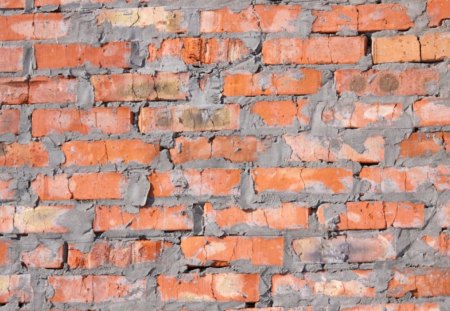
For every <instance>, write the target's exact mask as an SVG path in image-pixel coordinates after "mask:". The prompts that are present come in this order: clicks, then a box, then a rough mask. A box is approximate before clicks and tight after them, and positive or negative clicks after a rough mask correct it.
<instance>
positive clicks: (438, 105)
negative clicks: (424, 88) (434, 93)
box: [412, 98, 450, 127]
mask: <svg viewBox="0 0 450 311" xmlns="http://www.w3.org/2000/svg"><path fill="white" fill-rule="evenodd" d="M412 107H413V113H414V119H415V124H416V125H417V126H424V127H425V126H446V125H450V104H449V100H448V99H437V98H426V99H422V100H419V101H417V102H415V103H414V104H413V106H412Z"/></svg>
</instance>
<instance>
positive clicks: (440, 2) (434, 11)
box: [427, 0, 450, 27]
mask: <svg viewBox="0 0 450 311" xmlns="http://www.w3.org/2000/svg"><path fill="white" fill-rule="evenodd" d="M427 14H428V18H429V20H430V22H429V24H428V26H430V27H435V26H439V25H440V24H441V22H442V21H443V20H444V19H449V18H450V0H429V1H427Z"/></svg>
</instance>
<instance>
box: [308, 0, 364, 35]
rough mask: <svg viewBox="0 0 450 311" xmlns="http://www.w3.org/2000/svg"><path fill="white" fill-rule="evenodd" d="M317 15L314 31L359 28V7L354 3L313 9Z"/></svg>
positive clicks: (314, 14) (313, 12)
mask: <svg viewBox="0 0 450 311" xmlns="http://www.w3.org/2000/svg"><path fill="white" fill-rule="evenodd" d="M312 15H313V16H314V17H316V19H315V20H314V22H313V24H312V31H313V32H322V33H334V32H338V31H341V30H345V29H347V30H353V31H357V30H358V9H357V7H356V6H353V5H332V6H331V9H330V10H323V11H319V10H312Z"/></svg>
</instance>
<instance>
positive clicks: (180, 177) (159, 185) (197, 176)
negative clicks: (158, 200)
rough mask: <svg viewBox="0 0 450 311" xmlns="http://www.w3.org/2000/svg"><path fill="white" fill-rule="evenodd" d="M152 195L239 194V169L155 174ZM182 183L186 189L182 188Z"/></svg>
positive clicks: (151, 179) (190, 170)
mask: <svg viewBox="0 0 450 311" xmlns="http://www.w3.org/2000/svg"><path fill="white" fill-rule="evenodd" d="M149 179H150V184H151V190H150V192H151V195H152V196H154V197H170V196H177V195H181V194H183V195H192V196H203V195H210V196H226V195H235V194H237V193H238V192H237V187H238V186H239V182H240V179H241V171H240V170H238V169H220V168H207V169H203V170H197V169H185V170H183V171H169V172H155V173H153V174H152V175H151V176H150V178H149ZM180 182H181V183H182V184H185V185H186V187H183V186H180Z"/></svg>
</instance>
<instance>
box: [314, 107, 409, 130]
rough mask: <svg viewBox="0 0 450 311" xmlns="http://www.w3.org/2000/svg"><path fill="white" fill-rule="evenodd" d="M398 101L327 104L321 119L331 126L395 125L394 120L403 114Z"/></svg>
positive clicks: (382, 126) (383, 126)
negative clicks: (387, 102)
mask: <svg viewBox="0 0 450 311" xmlns="http://www.w3.org/2000/svg"><path fill="white" fill-rule="evenodd" d="M403 114H404V112H403V106H402V104H400V103H389V104H383V103H362V102H355V103H351V104H350V105H340V104H339V103H338V104H337V105H335V106H327V107H325V109H324V110H323V112H322V121H323V122H324V123H326V124H327V125H330V126H333V127H343V128H364V127H370V128H380V129H381V128H386V127H388V128H389V127H394V128H395V127H397V125H396V121H398V120H399V119H400V118H401V117H402V116H403Z"/></svg>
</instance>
